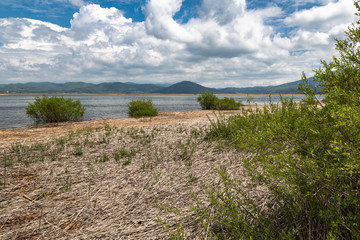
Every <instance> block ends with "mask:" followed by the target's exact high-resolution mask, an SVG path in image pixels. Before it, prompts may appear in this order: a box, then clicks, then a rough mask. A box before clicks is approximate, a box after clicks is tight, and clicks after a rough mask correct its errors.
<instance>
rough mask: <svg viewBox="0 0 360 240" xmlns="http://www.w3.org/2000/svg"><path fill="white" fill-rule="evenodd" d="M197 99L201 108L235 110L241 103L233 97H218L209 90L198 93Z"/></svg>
mask: <svg viewBox="0 0 360 240" xmlns="http://www.w3.org/2000/svg"><path fill="white" fill-rule="evenodd" d="M197 100H198V102H199V104H200V106H201V108H202V109H203V110H237V109H239V107H240V106H241V105H242V103H241V102H236V101H235V99H234V98H227V97H225V98H223V99H219V98H218V97H217V96H216V95H215V94H213V93H209V92H205V93H202V94H200V96H199V97H198V99H197Z"/></svg>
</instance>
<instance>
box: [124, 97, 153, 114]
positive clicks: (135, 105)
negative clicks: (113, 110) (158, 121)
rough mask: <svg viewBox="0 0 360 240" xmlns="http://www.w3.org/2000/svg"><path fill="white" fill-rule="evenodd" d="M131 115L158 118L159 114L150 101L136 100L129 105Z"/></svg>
mask: <svg viewBox="0 0 360 240" xmlns="http://www.w3.org/2000/svg"><path fill="white" fill-rule="evenodd" d="M129 115H130V116H131V117H150V116H157V115H158V112H157V110H156V108H155V107H154V106H153V103H152V101H151V100H150V99H149V100H135V101H131V102H130V103H129Z"/></svg>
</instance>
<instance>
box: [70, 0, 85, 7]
mask: <svg viewBox="0 0 360 240" xmlns="http://www.w3.org/2000/svg"><path fill="white" fill-rule="evenodd" d="M69 2H70V3H71V4H72V5H74V6H76V7H82V6H84V5H85V2H84V1H83V0H69Z"/></svg>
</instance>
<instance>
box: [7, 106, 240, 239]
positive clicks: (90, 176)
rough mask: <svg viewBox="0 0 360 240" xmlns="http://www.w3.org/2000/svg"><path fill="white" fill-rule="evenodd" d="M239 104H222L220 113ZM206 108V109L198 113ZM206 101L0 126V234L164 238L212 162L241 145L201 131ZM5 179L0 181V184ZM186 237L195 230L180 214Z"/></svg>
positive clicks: (234, 166) (229, 159)
mask: <svg viewBox="0 0 360 240" xmlns="http://www.w3.org/2000/svg"><path fill="white" fill-rule="evenodd" d="M234 113H239V111H227V112H223V113H222V114H224V115H226V116H228V115H230V114H234ZM207 115H208V116H207ZM208 117H210V118H214V113H213V112H211V111H209V112H208V111H190V112H173V113H161V114H160V116H158V117H154V118H144V119H108V120H99V121H87V122H77V123H62V124H45V125H41V126H36V127H32V128H29V129H12V130H5V131H0V152H1V155H0V164H1V167H0V171H1V172H0V179H1V180H0V181H1V183H0V185H1V186H0V239H168V238H169V233H168V231H167V230H166V229H165V228H164V227H163V226H162V225H161V224H159V223H158V222H157V221H156V219H157V218H158V217H159V218H162V219H163V220H164V221H166V222H167V223H168V224H169V226H170V228H172V229H174V228H175V227H176V226H177V224H178V223H179V219H180V218H179V217H178V216H176V215H175V214H173V213H169V212H166V211H164V210H162V209H159V208H158V207H156V204H157V203H162V204H169V205H171V206H174V207H177V208H179V209H180V210H181V211H183V212H185V213H189V206H190V205H191V203H192V202H193V198H192V197H191V192H195V193H197V194H198V195H199V196H204V193H203V190H204V186H206V185H208V184H211V183H212V182H213V181H216V179H217V178H218V175H217V174H216V172H215V169H216V168H221V167H226V168H227V170H228V171H229V172H232V174H238V173H239V172H240V171H241V157H242V156H241V154H240V153H238V152H235V151H231V150H226V149H222V148H219V147H217V146H216V145H215V144H213V143H210V142H208V141H206V140H205V139H204V136H205V133H206V131H207V129H208V128H209V119H208ZM4 185H5V187H4ZM185 225H188V226H189V227H188V228H186V229H187V230H186V231H187V233H186V234H187V235H188V236H189V237H190V239H196V238H198V237H199V236H198V230H197V229H194V228H192V227H191V223H185Z"/></svg>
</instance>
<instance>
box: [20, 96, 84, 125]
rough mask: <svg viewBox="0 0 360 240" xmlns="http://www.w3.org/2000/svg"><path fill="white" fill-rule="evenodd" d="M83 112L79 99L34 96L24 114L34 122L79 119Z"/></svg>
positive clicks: (81, 117)
mask: <svg viewBox="0 0 360 240" xmlns="http://www.w3.org/2000/svg"><path fill="white" fill-rule="evenodd" d="M84 113H85V108H84V107H83V106H82V105H81V103H80V101H79V100H76V101H73V100H72V99H71V98H68V99H65V98H64V97H57V96H54V97H48V96H45V95H44V96H42V97H35V102H34V103H29V104H28V106H27V107H26V114H27V115H28V116H29V117H31V118H32V119H33V120H34V121H35V122H36V123H51V122H66V121H80V120H82V119H83V116H84Z"/></svg>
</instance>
